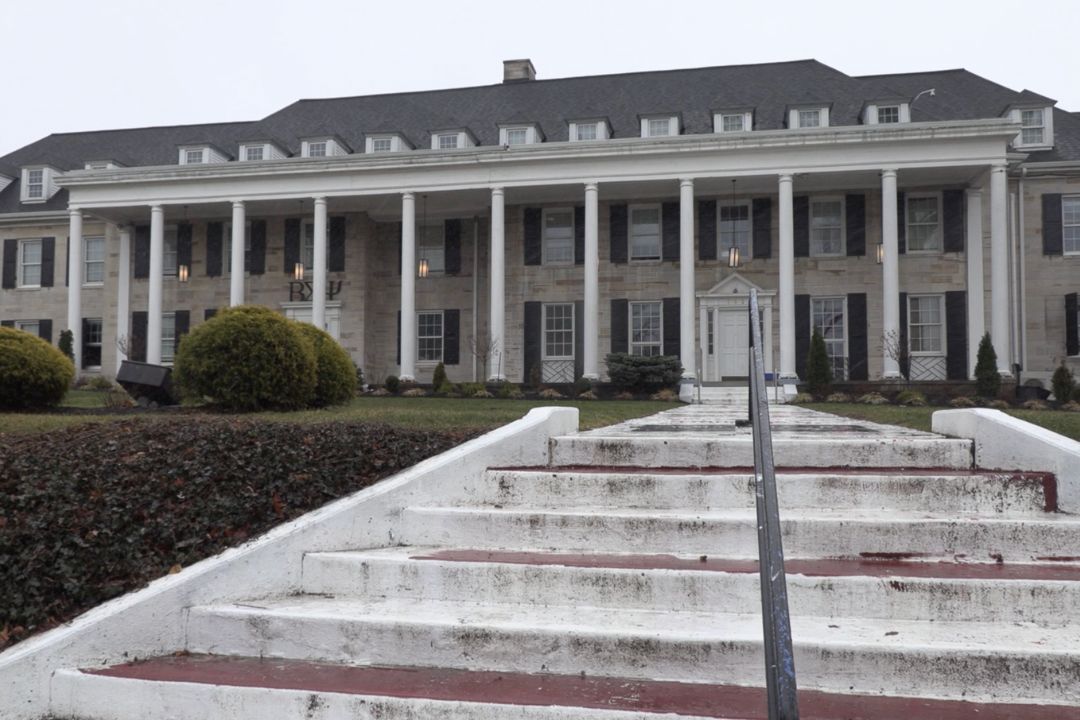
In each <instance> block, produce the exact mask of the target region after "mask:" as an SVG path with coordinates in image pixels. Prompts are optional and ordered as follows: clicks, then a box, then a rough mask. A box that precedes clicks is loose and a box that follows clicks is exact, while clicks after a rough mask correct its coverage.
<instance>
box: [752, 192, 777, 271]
mask: <svg viewBox="0 0 1080 720" xmlns="http://www.w3.org/2000/svg"><path fill="white" fill-rule="evenodd" d="M752 212H753V220H752V225H753V228H754V254H753V256H754V257H755V258H761V259H765V258H770V257H772V198H767V197H764V198H754V202H753V209H752Z"/></svg>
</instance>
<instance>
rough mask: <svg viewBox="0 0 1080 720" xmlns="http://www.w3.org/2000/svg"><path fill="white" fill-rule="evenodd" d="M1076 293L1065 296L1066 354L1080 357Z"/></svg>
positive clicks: (1079, 330)
mask: <svg viewBox="0 0 1080 720" xmlns="http://www.w3.org/2000/svg"><path fill="white" fill-rule="evenodd" d="M1076 315H1077V304H1076V293H1069V294H1068V295H1066V296H1065V354H1066V355H1080V328H1078V327H1077V326H1076V323H1077V317H1076Z"/></svg>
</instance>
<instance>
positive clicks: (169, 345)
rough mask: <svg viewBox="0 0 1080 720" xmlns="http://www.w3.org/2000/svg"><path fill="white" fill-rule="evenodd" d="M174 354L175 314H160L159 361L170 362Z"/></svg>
mask: <svg viewBox="0 0 1080 720" xmlns="http://www.w3.org/2000/svg"><path fill="white" fill-rule="evenodd" d="M175 355H176V314H175V313H162V314H161V362H162V363H171V362H172V361H173V357H174V356H175Z"/></svg>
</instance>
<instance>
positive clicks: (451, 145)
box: [439, 133, 458, 150]
mask: <svg viewBox="0 0 1080 720" xmlns="http://www.w3.org/2000/svg"><path fill="white" fill-rule="evenodd" d="M457 146H458V134H457V133H443V134H442V135H439V149H440V150H457Z"/></svg>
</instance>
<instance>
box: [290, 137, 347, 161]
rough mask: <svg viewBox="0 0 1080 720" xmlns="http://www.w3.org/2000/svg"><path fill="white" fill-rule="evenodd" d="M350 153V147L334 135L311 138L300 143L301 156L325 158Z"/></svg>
mask: <svg viewBox="0 0 1080 720" xmlns="http://www.w3.org/2000/svg"><path fill="white" fill-rule="evenodd" d="M348 154H349V149H348V148H347V147H345V145H344V144H343V143H342V142H341V141H339V140H337V139H336V138H334V137H316V138H309V139H307V140H304V141H303V142H301V143H300V155H301V157H306V158H325V157H337V156H338V155H348Z"/></svg>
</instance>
